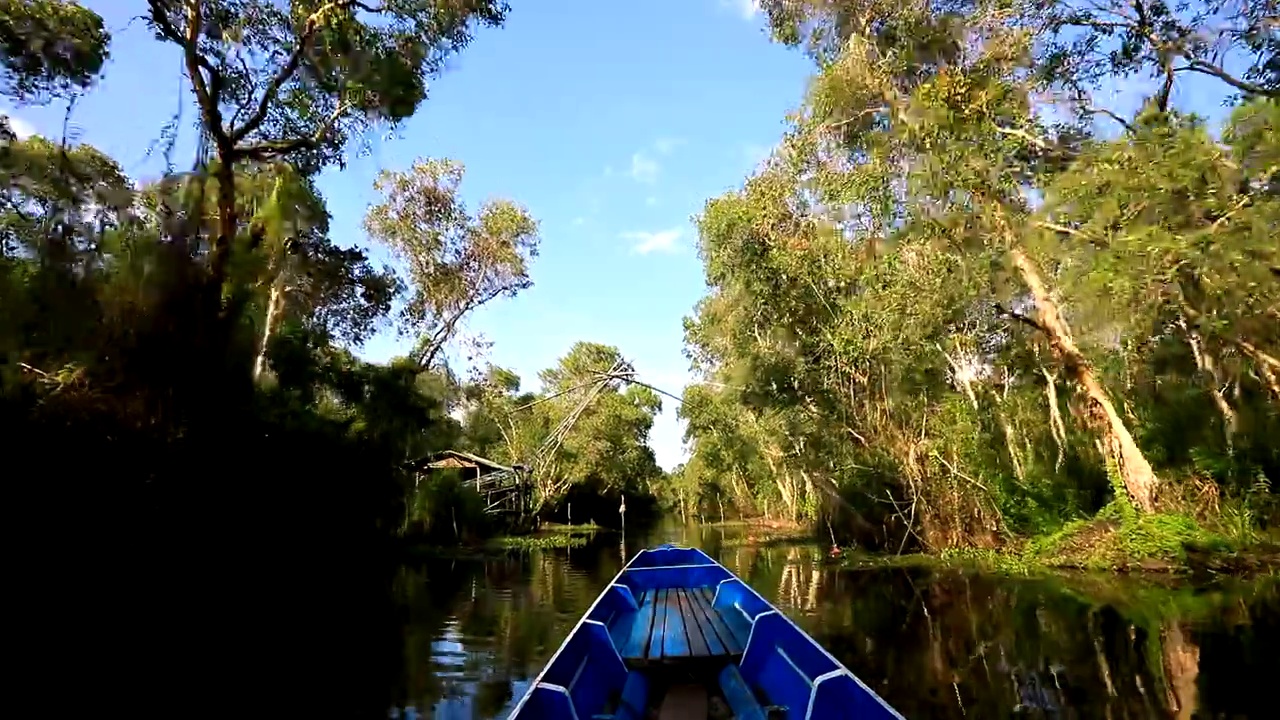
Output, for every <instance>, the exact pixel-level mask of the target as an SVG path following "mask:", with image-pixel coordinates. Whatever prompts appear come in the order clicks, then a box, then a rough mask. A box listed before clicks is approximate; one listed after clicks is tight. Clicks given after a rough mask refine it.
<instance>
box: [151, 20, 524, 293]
mask: <svg viewBox="0 0 1280 720" xmlns="http://www.w3.org/2000/svg"><path fill="white" fill-rule="evenodd" d="M148 7H149V10H150V12H149V14H148V19H149V21H150V23H151V26H152V27H153V28H154V29H155V31H156V35H157V37H159V38H160V39H161V40H164V41H166V42H170V43H173V44H175V45H177V46H178V47H179V48H181V49H182V52H183V57H184V63H185V69H186V74H187V78H188V80H189V81H190V84H191V88H192V92H193V93H194V95H195V99H196V102H197V103H198V104H199V107H200V114H201V125H202V127H203V129H204V132H205V134H206V136H207V138H208V142H209V145H210V147H211V149H212V151H213V153H214V154H215V157H216V159H217V163H216V165H215V166H214V168H215V169H214V172H215V176H216V178H217V180H218V213H219V227H218V235H217V238H216V240H215V241H214V242H213V249H212V257H211V260H210V265H211V268H212V277H213V280H214V281H215V282H221V281H222V280H223V279H225V274H226V267H227V262H228V257H229V254H230V252H231V246H232V243H233V242H234V240H235V236H236V233H237V231H238V229H239V222H238V218H237V212H236V201H235V182H234V177H235V168H236V166H237V165H238V164H239V163H241V162H244V161H253V162H260V163H261V162H272V161H278V160H288V161H289V162H291V163H293V164H295V165H296V166H298V167H299V168H301V169H302V170H303V171H304V172H307V173H310V172H312V171H314V170H317V169H319V168H321V167H323V166H325V165H329V164H333V163H335V162H341V158H342V150H343V148H344V147H345V146H346V144H347V142H348V141H349V140H350V139H351V138H353V137H354V136H356V135H357V134H359V133H360V132H362V131H363V130H364V129H365V128H367V127H370V126H371V125H373V124H376V123H379V122H386V123H391V124H392V125H394V124H396V123H398V122H400V121H401V120H404V119H405V118H407V117H409V116H410V115H412V114H413V112H414V111H415V110H416V109H417V107H418V105H419V104H420V103H421V102H422V101H423V99H424V98H425V97H426V94H427V81H428V79H429V78H430V77H432V76H433V75H435V74H437V73H438V72H440V71H441V70H442V69H443V67H444V65H445V62H446V61H447V59H448V58H449V57H450V56H451V55H453V54H454V53H456V52H457V51H459V50H461V49H462V48H463V47H465V46H466V45H467V44H468V43H469V42H470V41H471V38H472V30H473V28H474V27H475V25H477V24H483V25H490V26H497V25H500V24H501V23H502V22H503V20H504V18H505V16H506V12H507V7H506V5H505V3H502V2H499V1H498V0H476V1H475V2H454V1H452V0H430V1H423V0H385V1H382V2H365V1H364V0H290V2H288V3H284V4H282V3H279V2H274V1H271V0H148Z"/></svg>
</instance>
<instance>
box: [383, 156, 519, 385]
mask: <svg viewBox="0 0 1280 720" xmlns="http://www.w3.org/2000/svg"><path fill="white" fill-rule="evenodd" d="M462 174H463V167H462V165H461V164H459V163H455V162H452V161H449V160H424V161H419V162H417V163H415V164H414V165H413V166H412V167H411V168H410V169H409V170H407V171H404V172H397V171H384V172H383V173H382V174H381V175H380V176H379V178H378V181H377V183H376V188H377V190H378V191H379V192H380V193H381V199H380V201H379V202H378V203H377V204H375V205H374V206H373V207H371V208H370V209H369V211H368V213H367V215H366V216H365V229H366V231H368V233H369V236H370V238H371V239H373V240H374V241H375V242H377V243H380V244H382V245H384V246H385V247H387V248H388V249H389V250H390V251H391V252H392V253H393V254H394V255H395V257H396V258H397V260H398V261H399V262H400V264H401V267H402V270H403V273H404V276H405V281H406V284H407V285H408V287H409V292H410V295H409V297H408V299H407V301H406V303H405V306H404V309H403V312H402V320H403V322H404V330H405V332H407V333H410V334H413V335H415V336H416V337H417V338H418V355H419V357H420V358H421V360H422V362H423V363H424V364H427V365H429V364H430V363H432V362H433V361H434V360H435V359H436V358H437V356H438V355H439V353H440V351H441V350H442V348H443V347H444V346H445V345H446V344H447V343H448V342H449V341H450V340H452V339H453V338H455V337H456V335H457V333H458V331H459V329H460V328H459V324H460V323H461V322H462V321H463V319H464V318H465V317H466V316H467V315H468V314H469V313H471V312H472V311H473V310H475V309H476V308H478V307H480V306H482V305H484V304H486V303H488V302H490V301H492V300H494V299H497V298H499V297H513V296H514V295H515V294H516V293H518V292H520V291H521V290H524V289H526V288H528V287H529V286H530V285H531V284H532V281H531V280H530V279H529V273H528V263H529V261H530V260H531V259H532V258H533V257H534V256H536V254H537V249H538V235H537V233H538V225H537V222H536V221H534V220H533V218H532V217H530V216H529V214H528V213H527V212H526V211H525V210H524V209H523V208H521V207H519V206H518V205H515V204H514V203H511V202H509V201H505V200H494V201H490V202H487V203H485V204H484V205H483V206H481V208H480V209H479V210H478V211H477V212H476V213H475V214H474V215H473V214H471V212H470V211H469V210H468V209H467V207H466V205H465V204H464V203H463V201H462V198H461V197H460V196H459V186H460V184H461V182H462Z"/></svg>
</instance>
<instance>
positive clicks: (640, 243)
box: [622, 228, 684, 255]
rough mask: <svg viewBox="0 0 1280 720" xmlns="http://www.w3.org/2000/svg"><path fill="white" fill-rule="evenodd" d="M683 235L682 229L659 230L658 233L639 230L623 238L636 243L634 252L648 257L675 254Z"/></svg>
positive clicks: (628, 233) (626, 234) (624, 235)
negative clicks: (654, 254)
mask: <svg viewBox="0 0 1280 720" xmlns="http://www.w3.org/2000/svg"><path fill="white" fill-rule="evenodd" d="M683 234H684V230H682V229H680V228H671V229H670V230H659V231H657V232H646V231H643V230H639V231H635V232H625V233H622V238H623V239H624V240H630V241H632V242H633V243H635V244H634V245H632V246H631V249H632V251H633V252H636V253H638V254H640V255H648V254H649V253H652V252H667V253H669V252H675V251H676V249H677V248H678V247H679V245H677V244H676V243H677V242H678V241H679V240H680V236H681V235H683Z"/></svg>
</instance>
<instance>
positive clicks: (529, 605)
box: [391, 528, 1280, 720]
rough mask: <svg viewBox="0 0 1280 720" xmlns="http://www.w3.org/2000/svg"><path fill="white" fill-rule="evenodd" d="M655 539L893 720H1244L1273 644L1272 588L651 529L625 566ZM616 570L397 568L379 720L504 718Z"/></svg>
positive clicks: (1279, 607)
mask: <svg viewBox="0 0 1280 720" xmlns="http://www.w3.org/2000/svg"><path fill="white" fill-rule="evenodd" d="M636 534H637V535H640V534H641V533H636ZM628 539H630V538H628ZM668 540H674V541H680V542H685V543H688V544H693V545H700V546H702V547H703V548H704V549H706V550H708V552H710V553H711V554H712V556H713V557H718V558H719V559H720V561H721V562H723V563H724V564H725V565H727V566H728V567H729V568H730V569H732V570H733V571H734V572H736V573H738V574H739V575H740V576H741V577H742V578H744V579H745V580H747V581H748V582H749V583H750V584H751V585H752V586H753V587H755V588H756V589H758V590H759V591H760V592H761V593H762V594H764V595H765V596H766V597H768V598H769V599H770V600H772V601H773V602H774V603H775V604H776V605H777V606H778V607H779V608H780V609H782V610H784V611H785V612H786V613H787V614H788V615H790V616H791V617H792V618H793V619H795V620H796V622H797V623H799V624H800V625H801V626H802V627H804V628H805V629H806V630H807V631H808V632H810V633H811V634H812V635H813V636H814V638H815V639H817V640H818V642H820V643H821V644H822V645H823V646H824V647H826V648H828V649H829V650H830V651H831V652H832V654H834V655H835V656H836V657H838V658H839V659H840V660H841V661H842V662H844V663H845V664H846V665H847V666H848V667H849V668H850V669H851V670H853V672H854V673H856V674H857V675H858V676H859V677H861V678H862V679H863V681H864V682H866V683H867V684H868V685H870V686H871V687H872V688H874V689H875V690H876V691H877V692H879V693H880V694H881V695H882V696H883V697H884V698H885V699H886V700H888V701H889V702H890V703H892V704H893V705H894V706H895V707H897V708H898V709H899V710H900V711H901V712H902V713H903V714H904V715H905V716H907V717H914V718H924V717H930V718H962V717H969V718H972V717H982V718H987V717H1009V716H1015V715H1016V716H1026V717H1053V718H1094V717H1098V718H1104V717H1105V718H1115V719H1117V720H1118V719H1120V718H1146V717H1179V718H1190V717H1249V716H1254V715H1255V712H1256V709H1257V708H1260V707H1262V706H1263V704H1264V697H1265V696H1268V695H1267V694H1266V690H1265V688H1266V687H1267V685H1266V684H1265V682H1266V681H1267V680H1270V678H1269V677H1267V678H1265V679H1264V677H1263V672H1262V671H1263V669H1264V668H1269V667H1271V665H1270V661H1271V659H1272V658H1271V656H1270V654H1269V653H1273V652H1274V648H1276V647H1280V645H1277V644H1276V643H1277V641H1280V633H1277V620H1278V619H1280V599H1278V598H1280V594H1278V592H1277V589H1276V584H1275V583H1274V582H1263V583H1255V584H1253V585H1240V586H1233V587H1219V588H1216V589H1210V590H1192V589H1180V590H1168V589H1163V588H1159V587H1156V586H1152V585H1150V584H1148V583H1144V582H1141V581H1138V580H1134V579H1132V578H1114V577H1104V578H1090V577H1084V576H1081V577H1076V578H1059V577H1053V578H1008V577H1001V576H992V575H984V574H980V573H975V572H962V571H958V570H946V571H942V570H930V569H922V568H912V569H904V568H892V569H886V568H877V569H870V570H848V569H840V568H837V567H835V566H832V565H829V564H827V563H826V562H825V552H824V549H823V548H822V547H820V546H819V545H817V544H814V545H795V544H791V545H777V546H770V547H759V546H751V545H743V544H741V543H739V542H738V541H737V539H736V536H735V535H734V534H732V533H728V532H727V531H724V532H722V531H714V530H709V529H702V530H701V531H699V530H698V529H689V528H677V529H667V530H666V532H665V533H662V534H659V535H656V536H655V534H654V533H649V534H647V537H645V538H643V540H637V541H635V542H636V544H634V545H631V544H628V545H627V547H626V554H627V555H628V556H629V555H630V554H633V553H634V552H636V551H637V550H638V549H639V548H640V547H643V546H646V545H653V544H656V543H659V542H665V541H668ZM621 565H622V558H621V553H620V552H619V538H618V536H617V535H614V536H611V537H610V536H605V537H601V538H598V540H597V541H596V542H595V543H593V544H592V545H589V546H587V547H584V548H577V549H573V550H535V551H532V552H530V553H527V554H518V555H511V556H503V557H497V558H489V559H485V560H467V561H463V560H457V561H448V560H444V561H433V562H429V563H426V564H423V565H419V566H416V567H412V568H403V569H402V570H401V571H400V575H399V577H398V578H397V582H396V594H397V598H398V600H399V602H400V604H401V607H402V609H403V617H404V630H403V638H404V645H403V654H402V657H401V663H400V666H401V669H402V672H401V674H400V676H399V677H398V678H394V679H393V682H392V683H391V684H392V692H391V700H392V706H393V712H392V714H393V715H398V716H399V717H414V716H416V717H434V718H448V719H454V718H459V719H461V718H466V719H472V718H500V717H505V715H506V713H507V712H508V711H509V709H510V707H511V706H512V705H513V704H514V702H515V699H517V698H519V697H520V695H521V694H522V693H523V692H524V690H525V688H526V687H527V683H528V681H529V679H530V678H532V677H533V676H535V675H536V674H537V672H538V671H539V669H540V668H541V667H542V664H543V663H544V662H545V661H546V659H547V658H548V657H549V656H550V655H551V653H553V652H554V651H555V649H556V647H558V646H559V644H560V642H561V640H562V639H563V638H564V637H565V635H566V634H567V633H568V632H569V630H570V629H571V628H572V627H573V625H574V624H575V623H576V622H577V621H578V619H579V617H581V615H582V613H583V612H584V611H585V610H586V609H587V607H588V606H589V605H590V604H591V602H592V601H593V600H594V599H595V597H596V595H597V594H599V592H600V590H601V589H602V588H603V587H604V585H605V584H606V583H607V582H608V581H609V579H610V578H612V576H613V575H614V574H615V573H617V571H618V570H619V569H620V567H621Z"/></svg>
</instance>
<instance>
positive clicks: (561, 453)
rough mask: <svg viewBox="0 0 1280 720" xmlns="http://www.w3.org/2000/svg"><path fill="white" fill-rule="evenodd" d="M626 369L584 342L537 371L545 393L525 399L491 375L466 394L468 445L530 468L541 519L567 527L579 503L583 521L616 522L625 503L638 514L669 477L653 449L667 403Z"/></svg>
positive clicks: (504, 375)
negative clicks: (631, 379) (655, 427)
mask: <svg viewBox="0 0 1280 720" xmlns="http://www.w3.org/2000/svg"><path fill="white" fill-rule="evenodd" d="M629 367H630V365H629V363H627V362H626V361H624V360H623V358H622V356H621V354H620V353H619V352H618V349H617V348H615V347H611V346H607V345H601V344H598V343H589V342H578V343H575V344H574V346H573V347H572V348H570V349H569V352H567V353H566V354H565V355H564V356H563V357H562V358H561V359H560V361H559V362H558V363H557V364H556V365H555V366H554V367H551V368H547V369H546V370H543V371H542V372H541V373H540V379H541V381H542V392H540V393H528V392H521V390H520V378H519V377H517V376H516V375H515V374H514V373H512V372H511V371H509V370H505V369H503V368H496V367H490V368H489V369H488V370H487V372H486V373H485V374H484V375H482V376H480V377H478V378H477V379H476V380H475V381H474V382H472V383H470V384H469V385H468V386H467V387H465V388H463V391H462V394H463V397H464V407H465V408H466V414H465V423H464V424H465V427H466V436H465V439H464V443H465V444H466V446H467V447H468V449H470V450H471V451H473V452H476V453H478V454H480V455H482V456H485V457H490V458H492V459H494V460H496V461H498V462H502V463H507V464H519V465H525V466H527V467H529V468H530V472H531V479H532V481H533V483H534V487H535V490H536V493H535V497H534V503H535V505H536V506H537V509H538V510H539V511H540V512H543V513H545V514H549V515H551V516H553V517H557V518H562V519H567V517H568V512H569V506H570V505H573V507H575V508H577V509H576V510H574V511H573V519H574V520H575V521H576V522H581V521H582V520H584V519H586V520H590V519H598V520H603V519H604V518H610V519H612V518H616V517H617V515H618V507H619V504H620V502H621V500H622V499H623V498H626V499H627V501H628V504H629V505H633V506H634V505H635V504H636V501H637V500H641V499H643V498H646V497H648V496H651V495H652V492H653V491H652V483H653V482H655V481H659V479H660V478H662V477H663V473H662V470H661V468H659V467H658V465H657V461H656V459H655V458H654V454H653V450H652V448H651V447H650V446H649V432H650V430H652V428H653V420H654V417H655V416H656V415H657V413H658V412H659V411H660V410H661V409H662V403H661V401H660V399H659V398H658V396H657V393H655V392H653V391H652V390H650V389H649V388H646V387H643V386H640V385H636V384H632V383H628V382H626V377H627V376H628V375H627V374H628V373H629V372H630V371H629ZM611 370H612V371H613V372H614V373H615V374H614V375H612V376H609V377H604V378H602V377H601V376H602V375H606V374H608V373H609V372H610V371H611ZM575 503H576V504H575ZM641 510H643V507H632V508H631V509H629V510H628V512H631V513H633V515H634V512H635V511H641Z"/></svg>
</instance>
